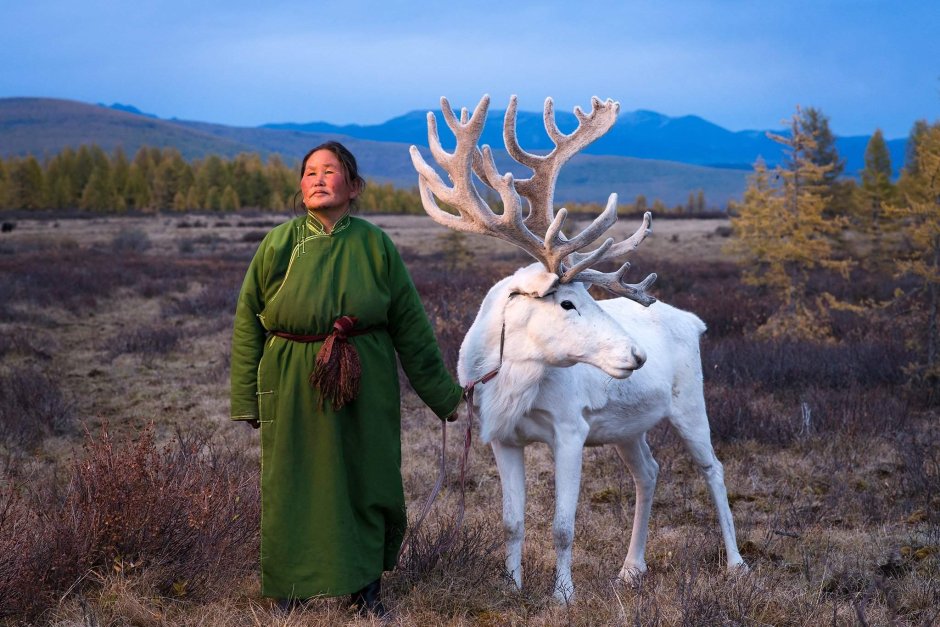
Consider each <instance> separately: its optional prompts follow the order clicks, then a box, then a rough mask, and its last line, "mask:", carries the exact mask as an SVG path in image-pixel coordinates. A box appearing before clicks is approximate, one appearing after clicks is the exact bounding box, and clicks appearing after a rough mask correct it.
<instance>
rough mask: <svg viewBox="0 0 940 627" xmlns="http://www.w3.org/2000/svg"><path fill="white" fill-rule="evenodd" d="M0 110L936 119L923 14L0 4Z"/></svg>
mask: <svg viewBox="0 0 940 627" xmlns="http://www.w3.org/2000/svg"><path fill="white" fill-rule="evenodd" d="M2 13H3V19H2V21H0V42H2V44H0V97H10V96H44V97H58V98H69V99H74V100H80V101H83V102H92V103H94V102H104V103H107V104H110V103H113V102H120V103H125V104H132V105H134V106H137V107H138V108H140V109H142V110H144V111H147V112H151V113H155V114H157V115H159V116H160V117H179V118H184V119H190V120H201V121H208V122H218V123H223V124H233V125H239V126H255V125H259V124H263V123H266V122H288V121H290V122H309V121H315V120H322V121H327V122H333V123H337V124H346V123H360V124H368V123H376V122H381V121H383V120H386V119H389V118H391V117H394V116H396V115H400V114H402V113H405V112H407V111H411V110H414V109H421V110H431V109H436V108H437V107H438V101H439V98H440V96H442V95H446V96H448V98H449V99H450V100H451V102H452V103H453V104H455V105H457V106H473V105H474V104H475V103H476V102H477V101H478V100H479V98H480V96H481V95H482V94H484V93H489V94H491V95H492V97H493V99H494V105H493V106H494V108H503V107H504V106H505V103H506V102H507V101H508V98H509V95H510V94H513V93H515V94H518V95H519V97H520V105H521V108H523V109H527V110H533V111H534V110H540V109H541V106H542V102H543V101H544V99H545V97H546V96H552V97H553V98H554V99H555V103H556V107H558V108H560V109H567V110H570V109H571V108H573V107H574V106H575V105H579V104H580V105H582V106H588V105H589V103H590V97H591V96H592V95H597V96H600V97H601V98H613V99H615V100H619V101H620V102H621V106H622V109H623V110H625V111H631V110H634V109H652V110H654V111H658V112H660V113H664V114H667V115H672V116H678V115H685V114H695V115H700V116H702V117H704V118H706V119H708V120H710V121H712V122H715V123H717V124H720V125H721V126H724V127H726V128H728V129H731V130H743V129H754V128H761V129H762V128H773V127H778V126H780V122H781V120H783V119H784V118H787V117H789V116H790V115H792V114H793V112H794V111H795V108H796V106H797V105H802V106H804V107H806V106H814V107H818V108H820V109H822V111H823V112H824V113H825V114H827V115H828V116H829V117H830V121H831V127H832V129H833V130H834V131H835V132H836V133H837V134H840V135H862V134H870V133H871V132H872V131H873V130H874V129H875V128H881V129H883V130H884V132H885V134H886V135H887V136H888V137H903V136H906V135H907V133H908V131H909V130H910V128H911V126H912V124H913V123H914V121H915V120H917V119H921V118H926V119H928V120H930V121H934V120H936V119H937V118H940V43H938V42H940V36H938V33H940V8H938V5H937V3H936V1H935V0H931V1H928V0H918V1H904V0H894V1H887V0H851V1H849V0H831V1H827V0H815V1H803V0H798V1H794V2H784V1H778V2H765V1H758V0H755V1H751V2H747V1H744V0H727V1H712V2H707V1H704V0H699V1H694V0H662V1H659V2H654V1H649V2H635V1H621V2H616V1H609V0H593V1H588V2H574V1H573V0H567V1H564V2H557V1H554V0H543V1H539V2H535V1H530V0H524V1H521V2H512V1H507V0H501V1H492V0H474V1H472V2H461V3H441V2H433V3H432V2H423V1H421V2H408V3H405V2H397V1H394V0H392V1H387V2H362V1H357V0H335V1H333V2H328V3H327V2H322V1H320V0H313V1H310V0H308V1H307V2H302V3H301V2H283V1H281V0H272V1H269V2H264V3H262V2H256V1H251V2H249V1H245V0H230V1H227V2H218V1H216V0H209V1H200V0H188V1H185V2H184V1H181V0H166V1H163V2H154V1H149V0H141V1H139V2H117V1H104V0H82V1H77V0H70V1H66V0H30V1H29V2H26V1H19V2H14V1H13V0H5V1H4V8H3V12H2Z"/></svg>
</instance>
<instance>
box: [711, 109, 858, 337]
mask: <svg viewBox="0 0 940 627" xmlns="http://www.w3.org/2000/svg"><path fill="white" fill-rule="evenodd" d="M805 119H806V118H805V117H804V115H803V112H802V111H801V110H800V109H799V108H797V112H796V114H795V115H794V116H793V117H792V118H791V119H790V121H789V129H788V130H789V133H788V134H786V135H776V134H770V135H769V136H770V138H771V139H773V140H774V141H776V142H778V143H780V144H782V145H783V146H784V149H785V152H786V155H787V159H786V161H785V163H784V164H782V165H779V166H777V167H776V168H774V169H773V170H768V169H767V166H766V165H765V164H764V163H763V162H762V161H758V163H757V164H756V165H755V171H754V174H753V175H752V176H751V178H750V180H749V183H748V188H747V191H746V192H745V195H744V200H743V202H742V203H740V204H739V205H736V206H735V207H734V210H733V214H734V215H733V217H732V219H731V224H732V228H733V230H734V235H735V237H734V239H733V240H732V241H731V243H730V244H729V248H730V251H731V252H732V253H735V254H737V255H738V258H739V261H740V263H741V265H742V267H743V278H744V281H745V282H746V283H748V284H751V285H756V286H759V287H762V288H765V289H766V290H767V291H768V292H769V293H770V294H772V295H773V296H774V297H776V298H777V299H778V300H779V302H780V305H779V307H778V308H777V310H776V311H775V312H774V313H773V314H772V315H771V316H770V317H769V318H768V320H767V321H766V322H765V323H764V324H763V325H762V326H761V327H760V328H759V329H758V335H759V336H760V337H764V338H784V339H808V340H826V339H828V338H829V337H830V329H829V324H828V316H827V312H828V309H827V307H826V305H825V301H826V300H827V298H826V297H828V295H824V294H813V293H812V292H811V291H810V289H809V278H810V272H811V271H812V270H814V269H816V268H823V269H827V270H831V271H838V272H840V273H841V274H843V275H847V274H848V271H849V269H850V263H849V262H848V261H847V260H843V259H838V258H837V257H836V255H835V250H834V248H835V247H834V245H833V243H834V240H835V237H836V236H837V235H838V234H839V233H840V232H841V231H842V229H843V228H844V226H845V224H846V220H845V219H844V218H841V217H834V216H832V215H831V214H829V213H828V212H827V211H826V208H827V207H828V204H829V201H830V195H829V194H830V186H829V184H828V182H827V174H829V173H830V172H831V171H832V170H833V168H835V167H836V166H835V164H834V163H832V162H830V163H826V164H820V163H818V162H817V161H818V158H817V157H818V146H817V143H816V140H815V138H814V135H813V133H812V130H813V129H812V128H811V127H810V128H808V127H807V126H806V125H805V124H804V121H805ZM829 298H831V297H829Z"/></svg>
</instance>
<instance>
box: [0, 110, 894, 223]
mask: <svg viewBox="0 0 940 627" xmlns="http://www.w3.org/2000/svg"><path fill="white" fill-rule="evenodd" d="M436 115H437V116H438V128H439V129H440V130H441V135H442V137H441V139H442V143H443V144H444V146H445V148H448V147H450V146H452V144H453V141H454V140H453V137H452V136H451V135H450V134H449V131H448V130H447V128H446V125H445V124H444V123H443V121H442V120H441V115H440V112H437V113H436ZM426 116H427V114H426V113H425V112H418V111H414V112H410V113H406V114H404V115H402V116H399V117H396V118H392V119H391V120H388V121H386V122H383V123H382V124H375V125H345V126H340V125H333V124H329V123H327V122H309V123H272V124H265V125H263V126H259V127H236V126H227V125H222V124H213V123H209V122H194V121H187V120H178V119H175V118H174V119H161V118H158V117H156V116H153V115H151V114H147V113H143V112H141V111H140V110H138V109H137V108H135V107H133V106H131V105H121V104H115V105H111V106H104V105H91V104H86V103H81V102H76V101H71V100H60V99H50V98H3V99H0V156H3V157H10V156H25V155H27V154H32V155H34V156H37V157H39V158H42V157H45V156H49V155H52V154H55V153H57V152H59V151H60V150H62V149H63V148H65V147H67V146H72V147H76V146H79V145H81V144H92V143H94V144H97V145H99V146H101V147H102V148H103V149H105V150H107V151H111V150H113V149H114V148H116V147H118V146H121V147H122V148H123V149H124V151H125V152H126V153H128V154H131V155H132V154H133V153H134V152H135V151H136V150H137V148H139V147H140V146H144V145H146V146H157V147H174V148H176V149H178V150H179V151H180V153H181V154H182V155H183V156H184V157H185V158H187V159H199V158H203V157H205V156H206V155H208V154H213V153H214V154H219V155H222V156H226V157H233V156H235V155H237V154H238V153H242V152H255V153H259V154H261V155H262V156H263V157H267V156H269V155H271V154H279V155H281V157H282V158H283V159H284V160H285V161H286V162H287V163H293V162H295V161H296V160H297V159H299V157H300V156H301V155H303V154H304V153H305V152H306V151H307V150H308V149H309V148H310V147H312V146H314V145H316V144H318V143H321V142H322V141H325V140H327V139H339V140H340V141H343V142H344V143H345V144H346V145H347V146H348V147H349V148H350V150H352V151H353V152H354V154H356V155H357V159H358V160H359V162H360V168H361V170H362V171H363V172H365V173H366V175H367V177H368V178H370V179H372V180H376V181H380V182H390V183H393V184H395V185H397V186H405V187H411V186H414V185H415V184H416V181H417V176H416V174H415V171H414V168H413V167H412V165H411V160H410V157H409V154H408V147H409V146H410V145H411V144H414V145H417V146H419V147H421V148H422V152H423V153H424V154H425V155H426V157H425V158H426V160H428V161H429V162H431V159H430V157H429V156H427V155H428V151H427V117H426ZM555 117H556V121H557V124H558V127H559V129H560V130H562V131H563V132H570V131H571V130H572V129H573V128H574V127H575V126H576V125H577V119H576V118H575V116H574V114H573V113H567V112H562V111H556V112H555ZM502 120H503V111H495V110H492V111H490V113H489V115H488V118H487V123H486V125H485V128H484V131H483V135H482V137H481V143H488V144H490V145H491V146H493V147H494V148H495V147H501V146H502V145H503V142H502ZM517 135H518V138H519V143H520V144H521V145H522V146H523V148H525V149H527V150H531V151H535V152H540V151H546V150H549V149H551V147H552V144H551V141H550V140H549V138H548V135H547V134H546V133H545V130H544V123H543V119H542V113H541V112H539V113H534V112H526V111H520V112H519V113H518V115H517ZM868 139H869V138H868V137H867V136H857V137H839V138H837V140H836V145H837V147H838V149H839V153H840V155H841V156H842V157H843V158H844V159H845V160H846V173H849V174H854V173H855V172H857V171H858V170H860V169H861V168H862V167H863V165H864V152H865V147H866V145H867V143H868ZM905 144H906V140H903V139H896V140H889V141H888V148H889V151H890V152H891V156H892V163H893V164H894V166H895V168H896V169H897V168H899V167H900V166H901V165H902V163H903V155H904V146H905ZM494 155H495V158H496V162H497V165H498V166H499V167H500V168H501V169H503V170H510V171H512V172H513V174H514V175H515V176H517V177H525V176H528V175H529V173H528V171H527V170H526V169H525V168H523V167H522V166H520V165H518V164H516V163H515V162H514V161H512V160H511V159H510V158H509V156H508V155H507V154H506V152H505V151H504V150H494ZM758 158H763V159H764V160H765V161H766V162H767V163H768V164H769V165H775V164H777V163H779V162H780V161H781V159H782V158H783V153H782V150H781V147H780V145H779V144H777V143H776V142H774V141H772V140H770V139H769V138H768V137H767V134H766V132H765V131H738V132H732V131H728V130H726V129H724V128H722V127H720V126H717V125H715V124H712V123H711V122H708V121H707V120H704V119H702V118H700V117H697V116H692V115H689V116H683V117H669V116H665V115H662V114H659V113H656V112H653V111H642V110H641V111H632V112H625V113H622V114H621V115H620V116H619V119H618V121H617V124H615V125H614V127H613V128H612V129H611V131H610V132H608V133H607V134H606V135H605V136H603V137H601V138H600V139H598V140H597V141H596V142H594V143H593V144H591V145H590V146H588V147H587V148H586V149H585V150H584V151H583V152H582V153H581V154H579V155H577V156H575V157H574V158H572V160H571V161H570V162H569V163H568V164H567V165H566V166H565V167H564V168H563V169H562V171H561V175H560V176H559V179H558V184H557V187H556V194H555V197H556V199H557V200H558V201H559V202H573V201H578V202H602V203H603V202H604V201H605V200H606V197H607V195H608V194H609V193H611V192H617V193H618V194H619V195H620V198H621V199H623V200H624V201H629V200H632V199H633V198H634V197H636V196H637V195H638V194H643V195H645V196H646V197H647V198H648V199H649V200H652V199H654V198H659V199H661V200H663V201H664V202H666V203H667V204H670V205H673V204H679V203H684V202H685V201H686V199H687V198H688V196H689V194H690V193H695V192H697V191H698V190H700V189H701V190H703V191H704V193H705V198H706V200H707V202H708V203H709V205H712V206H714V205H724V204H725V203H727V201H728V200H730V199H733V198H740V197H741V195H742V194H743V191H744V188H745V186H746V179H747V175H748V174H749V172H750V171H751V167H752V165H753V163H754V162H755V161H756V160H757V159H758Z"/></svg>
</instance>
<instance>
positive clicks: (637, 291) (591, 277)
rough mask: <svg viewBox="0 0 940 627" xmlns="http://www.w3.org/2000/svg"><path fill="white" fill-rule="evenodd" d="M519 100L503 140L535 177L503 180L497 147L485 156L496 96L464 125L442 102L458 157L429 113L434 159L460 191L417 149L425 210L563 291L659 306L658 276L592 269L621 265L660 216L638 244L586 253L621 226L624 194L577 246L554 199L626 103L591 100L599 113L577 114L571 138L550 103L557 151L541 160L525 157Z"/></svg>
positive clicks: (642, 231) (549, 124) (646, 226)
mask: <svg viewBox="0 0 940 627" xmlns="http://www.w3.org/2000/svg"><path fill="white" fill-rule="evenodd" d="M516 102H517V101H516V97H515V96H513V97H512V98H511V99H510V101H509V107H508V108H507V109H506V116H505V118H504V121H503V140H504V141H505V143H506V150H507V151H508V152H509V154H510V156H512V158H513V159H515V160H516V161H518V162H519V163H521V164H522V165H524V166H526V167H528V168H530V169H531V170H532V176H531V177H530V178H527V179H521V180H518V181H515V180H513V176H512V174H511V173H508V172H507V173H506V174H500V173H499V172H498V171H497V169H496V164H495V162H494V160H493V153H492V151H491V150H490V147H489V146H483V148H482V150H481V149H480V148H479V147H478V146H477V143H478V142H479V139H480V135H481V133H482V132H483V125H484V122H485V121H486V111H487V108H488V107H489V103H490V99H489V96H484V97H483V98H482V99H481V100H480V103H479V104H478V105H477V106H476V109H475V110H474V112H473V115H472V116H468V113H467V110H466V109H463V110H462V111H461V116H460V120H457V118H456V116H455V115H454V112H453V110H452V109H451V107H450V104H449V103H448V102H447V99H446V98H441V108H442V111H443V113H444V120H445V121H446V123H447V126H448V127H450V129H451V131H453V133H454V136H455V137H456V138H457V145H456V147H455V148H454V152H453V153H448V152H446V151H445V150H444V149H443V148H442V147H441V142H440V138H439V136H438V133H437V121H436V118H435V117H434V114H433V113H428V144H429V146H430V148H431V154H432V155H433V156H434V159H435V160H436V161H437V163H438V164H440V166H441V167H442V168H443V169H444V170H445V171H446V172H447V174H448V175H449V177H450V180H451V182H452V183H453V185H452V186H449V185H447V184H446V183H444V181H443V180H442V179H441V177H440V176H439V175H438V173H437V172H436V171H435V170H434V168H432V167H431V166H429V165H428V164H427V163H426V162H425V161H424V159H423V158H422V157H421V154H420V153H419V152H418V149H417V147H415V146H412V147H411V159H412V162H413V163H414V166H415V169H416V170H417V171H418V174H419V178H418V187H419V189H420V191H421V200H422V203H423V205H424V209H425V211H426V212H427V213H428V215H429V216H431V218H432V219H433V220H434V221H435V222H437V223H438V224H441V225H443V226H446V227H448V228H451V229H454V230H457V231H465V232H469V233H481V234H484V235H491V236H493V237H497V238H499V239H502V240H505V241H508V242H511V243H513V244H515V245H516V246H519V247H520V248H522V249H523V250H525V251H526V252H527V253H529V254H530V255H532V256H533V257H535V259H537V260H538V261H540V262H541V263H542V265H543V266H544V267H545V269H546V270H547V271H548V272H550V273H553V274H555V275H557V276H558V282H559V283H560V284H566V283H571V282H581V283H593V284H597V285H600V286H602V287H604V288H605V289H607V290H609V291H611V292H613V293H615V294H617V295H619V296H623V297H625V298H629V299H631V300H634V301H636V302H638V303H640V304H642V305H644V306H649V305H651V304H652V303H654V302H655V301H656V299H655V298H653V297H652V296H650V295H649V294H647V293H646V290H647V289H648V288H649V287H650V286H651V285H652V284H653V282H654V281H655V280H656V275H655V274H650V275H649V276H647V277H646V278H645V279H644V280H643V281H641V282H640V283H638V284H629V283H625V282H624V281H623V277H624V274H625V273H626V271H627V269H628V268H629V267H630V263H629V262H626V263H624V264H623V265H622V266H621V267H620V269H619V270H617V271H615V272H607V273H604V272H599V271H597V270H593V269H591V266H593V265H596V264H599V263H601V262H604V261H608V260H613V259H616V258H619V257H622V256H623V255H625V254H627V253H629V252H630V251H632V250H634V249H635V248H636V247H637V246H638V245H639V244H640V243H641V242H642V241H643V239H645V238H646V236H647V234H649V231H650V222H651V219H652V216H651V214H650V213H649V212H647V213H646V214H645V215H644V216H643V224H642V225H641V226H640V228H639V229H638V230H637V231H636V233H634V234H633V235H632V236H631V237H629V238H627V239H625V240H623V241H621V242H619V243H617V244H614V240H613V238H608V239H607V240H605V241H604V242H603V243H602V244H601V245H600V246H598V247H597V248H596V249H594V250H592V251H590V252H586V253H582V252H580V251H581V250H582V249H584V248H586V247H587V246H589V245H590V244H591V243H592V242H594V241H595V240H596V239H597V238H598V237H600V235H601V234H603V233H604V232H606V231H607V230H608V229H609V228H610V227H611V226H613V225H614V223H615V222H616V221H617V195H616V194H611V195H610V198H609V199H608V201H607V207H606V208H605V209H604V211H603V212H602V213H601V214H600V215H599V216H598V217H597V218H595V220H594V221H593V222H592V223H591V224H590V225H589V226H588V227H587V228H585V229H584V230H583V231H581V232H580V233H578V234H577V235H576V236H574V237H572V238H571V239H569V238H567V237H566V236H565V235H564V233H562V230H561V229H562V226H563V225H564V222H565V219H566V218H567V215H568V212H567V210H566V209H564V208H562V209H559V211H558V213H557V214H556V213H555V210H554V206H553V198H554V193H555V182H556V180H557V178H558V172H559V170H560V169H561V167H562V166H563V165H564V164H565V163H566V162H567V161H568V160H569V159H570V158H571V157H572V156H574V155H575V154H576V153H577V152H578V151H580V150H581V149H582V148H584V147H585V146H587V145H588V144H590V143H591V142H593V141H594V140H595V139H597V138H598V137H600V136H601V135H603V134H604V133H606V132H607V131H608V130H610V128H611V126H613V124H614V122H616V120H617V113H618V111H619V110H620V104H619V103H617V102H614V101H613V100H607V101H605V102H601V101H600V100H599V99H597V98H593V99H592V100H591V112H590V113H584V112H583V111H582V110H581V109H580V108H579V107H576V108H575V110H574V112H575V115H576V116H577V118H578V127H577V128H576V129H575V130H574V131H573V132H572V133H571V134H569V135H565V134H564V133H562V132H561V131H559V130H558V126H557V125H556V124H555V114H554V105H553V103H552V100H551V98H548V99H547V100H546V101H545V113H544V119H545V130H546V131H547V132H548V135H549V137H550V138H551V139H552V141H553V142H554V144H555V148H554V149H553V150H552V151H551V152H550V153H548V154H547V155H544V156H543V155H534V154H531V153H528V152H526V151H524V150H523V149H522V148H521V147H520V146H519V143H518V141H517V139H516V107H517V104H516ZM472 173H476V175H477V176H478V177H479V178H480V180H482V181H483V182H484V183H485V184H486V185H487V186H489V187H490V188H491V189H493V190H494V191H496V192H497V193H498V194H499V197H500V199H501V200H502V202H503V212H502V213H501V214H496V213H494V212H493V211H492V210H491V209H490V208H489V206H488V205H487V204H486V202H485V201H484V200H483V198H482V197H481V196H480V194H479V192H478V191H477V189H476V186H475V185H474V183H473V176H472ZM435 197H436V198H439V199H440V200H442V201H443V202H445V203H446V204H448V205H450V206H451V207H454V208H456V210H457V212H458V214H459V215H454V214H453V213H450V212H447V211H444V210H442V209H441V208H440V207H439V206H438V205H437V201H436V200H435ZM523 198H525V199H526V201H527V203H528V214H527V215H526V216H525V218H523V215H522V211H523V208H522V199H523Z"/></svg>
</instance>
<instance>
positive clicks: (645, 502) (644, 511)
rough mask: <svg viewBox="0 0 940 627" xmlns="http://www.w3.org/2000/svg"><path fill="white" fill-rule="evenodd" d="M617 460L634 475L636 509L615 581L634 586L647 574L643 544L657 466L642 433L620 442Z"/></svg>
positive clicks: (650, 509) (657, 473)
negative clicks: (627, 547)
mask: <svg viewBox="0 0 940 627" xmlns="http://www.w3.org/2000/svg"><path fill="white" fill-rule="evenodd" d="M616 446H617V453H619V454H620V459H621V460H623V463H624V465H626V467H627V469H628V470H629V471H630V474H631V475H633V484H634V485H635V486H636V506H635V507H634V512H633V530H632V531H631V532H630V549H629V550H628V551H627V557H626V559H625V560H624V561H623V568H622V569H621V570H620V574H619V575H618V578H619V579H621V580H622V581H624V582H625V583H628V584H633V583H635V582H636V581H637V578H638V577H639V576H640V575H642V574H643V573H645V572H646V558H645V555H646V540H647V537H648V534H649V522H650V512H651V511H652V508H653V492H654V491H655V490H656V478H657V476H658V475H659V464H657V463H656V460H655V459H653V453H652V452H651V451H650V447H649V444H647V442H646V434H645V433H644V434H643V435H641V436H640V437H638V438H635V439H633V440H629V441H627V442H621V443H618V444H617V445H616Z"/></svg>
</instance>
